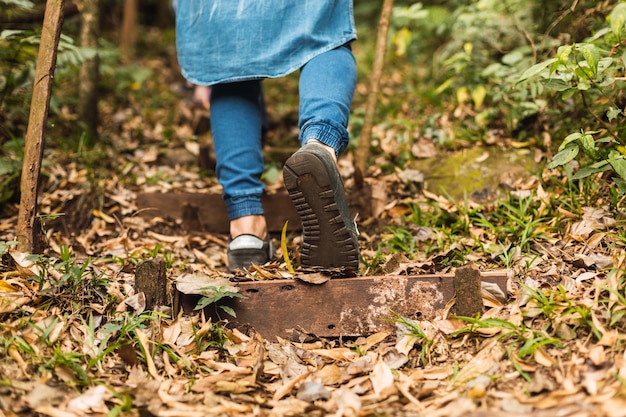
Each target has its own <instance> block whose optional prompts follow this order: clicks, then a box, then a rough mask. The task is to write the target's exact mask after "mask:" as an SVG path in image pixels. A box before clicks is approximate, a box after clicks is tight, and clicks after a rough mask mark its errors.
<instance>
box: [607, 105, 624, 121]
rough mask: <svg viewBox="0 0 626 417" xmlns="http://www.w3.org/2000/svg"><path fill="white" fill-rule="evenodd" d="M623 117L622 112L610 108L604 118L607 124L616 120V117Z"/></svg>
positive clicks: (615, 108)
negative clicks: (607, 121)
mask: <svg viewBox="0 0 626 417" xmlns="http://www.w3.org/2000/svg"><path fill="white" fill-rule="evenodd" d="M620 114H621V115H622V116H623V115H624V112H622V110H621V109H618V108H617V107H611V108H610V109H608V110H607V112H606V117H607V119H609V122H612V121H613V120H615V119H616V118H617V116H619V115H620Z"/></svg>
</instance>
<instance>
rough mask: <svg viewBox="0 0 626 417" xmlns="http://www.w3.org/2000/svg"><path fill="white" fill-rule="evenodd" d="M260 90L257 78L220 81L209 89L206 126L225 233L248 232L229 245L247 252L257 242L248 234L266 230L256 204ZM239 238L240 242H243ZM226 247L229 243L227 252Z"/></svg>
mask: <svg viewBox="0 0 626 417" xmlns="http://www.w3.org/2000/svg"><path fill="white" fill-rule="evenodd" d="M260 94H261V82H260V81H246V82H237V83H229V84H220V85H216V86H213V88H212V90H211V129H212V132H213V142H214V145H215V156H216V160H217V166H216V174H217V178H218V181H219V182H220V184H221V185H222V186H223V188H224V201H225V203H226V207H227V210H228V218H229V220H230V238H231V239H233V243H234V241H235V238H237V237H239V236H243V235H246V236H247V237H246V238H245V239H240V240H239V241H238V243H235V245H234V246H233V247H234V248H239V249H242V250H243V249H245V250H246V251H247V250H248V249H250V248H248V246H250V245H252V246H256V245H257V244H259V245H260V243H258V242H257V241H255V240H254V239H251V238H249V236H254V237H257V238H259V239H261V240H262V239H265V238H266V235H267V226H266V221H265V217H264V214H263V206H262V204H261V196H262V194H263V191H264V188H265V187H264V185H263V183H262V182H261V180H260V178H261V174H262V172H263V154H262V148H261V128H262V122H263V109H262V106H261V101H260ZM241 242H244V244H243V246H241ZM250 242H252V243H250ZM231 249H232V248H231V247H229V252H231ZM248 252H249V251H248ZM246 256H247V255H246ZM230 258H231V257H230V253H229V261H232V260H231V259H230ZM244 263H246V262H244ZM230 266H231V269H234V268H233V266H236V267H247V266H250V265H249V264H248V265H243V264H241V265H230Z"/></svg>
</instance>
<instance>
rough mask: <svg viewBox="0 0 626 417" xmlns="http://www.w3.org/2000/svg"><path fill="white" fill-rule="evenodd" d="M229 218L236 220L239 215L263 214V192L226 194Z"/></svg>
mask: <svg viewBox="0 0 626 417" xmlns="http://www.w3.org/2000/svg"><path fill="white" fill-rule="evenodd" d="M224 201H225V202H226V210H227V212H228V220H235V219H238V218H239V217H244V216H252V215H263V214H264V212H263V203H262V201H261V194H253V195H242V196H236V197H235V196H225V197H224Z"/></svg>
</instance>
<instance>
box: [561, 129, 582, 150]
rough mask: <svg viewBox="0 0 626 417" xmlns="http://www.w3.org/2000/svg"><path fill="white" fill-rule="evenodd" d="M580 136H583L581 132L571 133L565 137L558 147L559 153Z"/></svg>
mask: <svg viewBox="0 0 626 417" xmlns="http://www.w3.org/2000/svg"><path fill="white" fill-rule="evenodd" d="M582 135H583V133H581V132H576V133H571V134H569V135H567V137H566V138H565V139H563V143H561V145H559V152H561V151H562V150H563V149H565V147H567V145H569V144H570V143H572V142H574V141H576V140H578V139H580V137H581V136H582Z"/></svg>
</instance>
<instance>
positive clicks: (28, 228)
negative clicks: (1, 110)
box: [17, 0, 65, 252]
mask: <svg viewBox="0 0 626 417" xmlns="http://www.w3.org/2000/svg"><path fill="white" fill-rule="evenodd" d="M64 6H65V0H48V1H47V2H46V11H45V14H44V19H43V27H42V32H41V43H40V44H39V52H38V55H37V67H36V68H35V81H34V83H33V97H32V99H31V102H30V114H29V117H28V128H27V129H26V137H25V142H26V143H25V145H24V163H23V165H22V178H21V182H20V193H21V196H20V210H19V213H18V217H17V240H18V242H19V246H18V249H19V250H21V251H23V252H33V242H34V241H35V233H37V231H36V230H35V228H34V223H35V214H36V211H37V192H38V183H39V174H40V171H41V159H42V157H43V147H44V134H45V127H46V121H47V120H48V110H49V109H50V95H51V93H52V79H53V77H54V69H55V66H56V59H57V47H58V45H59V39H60V37H61V27H62V26H63V10H64Z"/></svg>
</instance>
